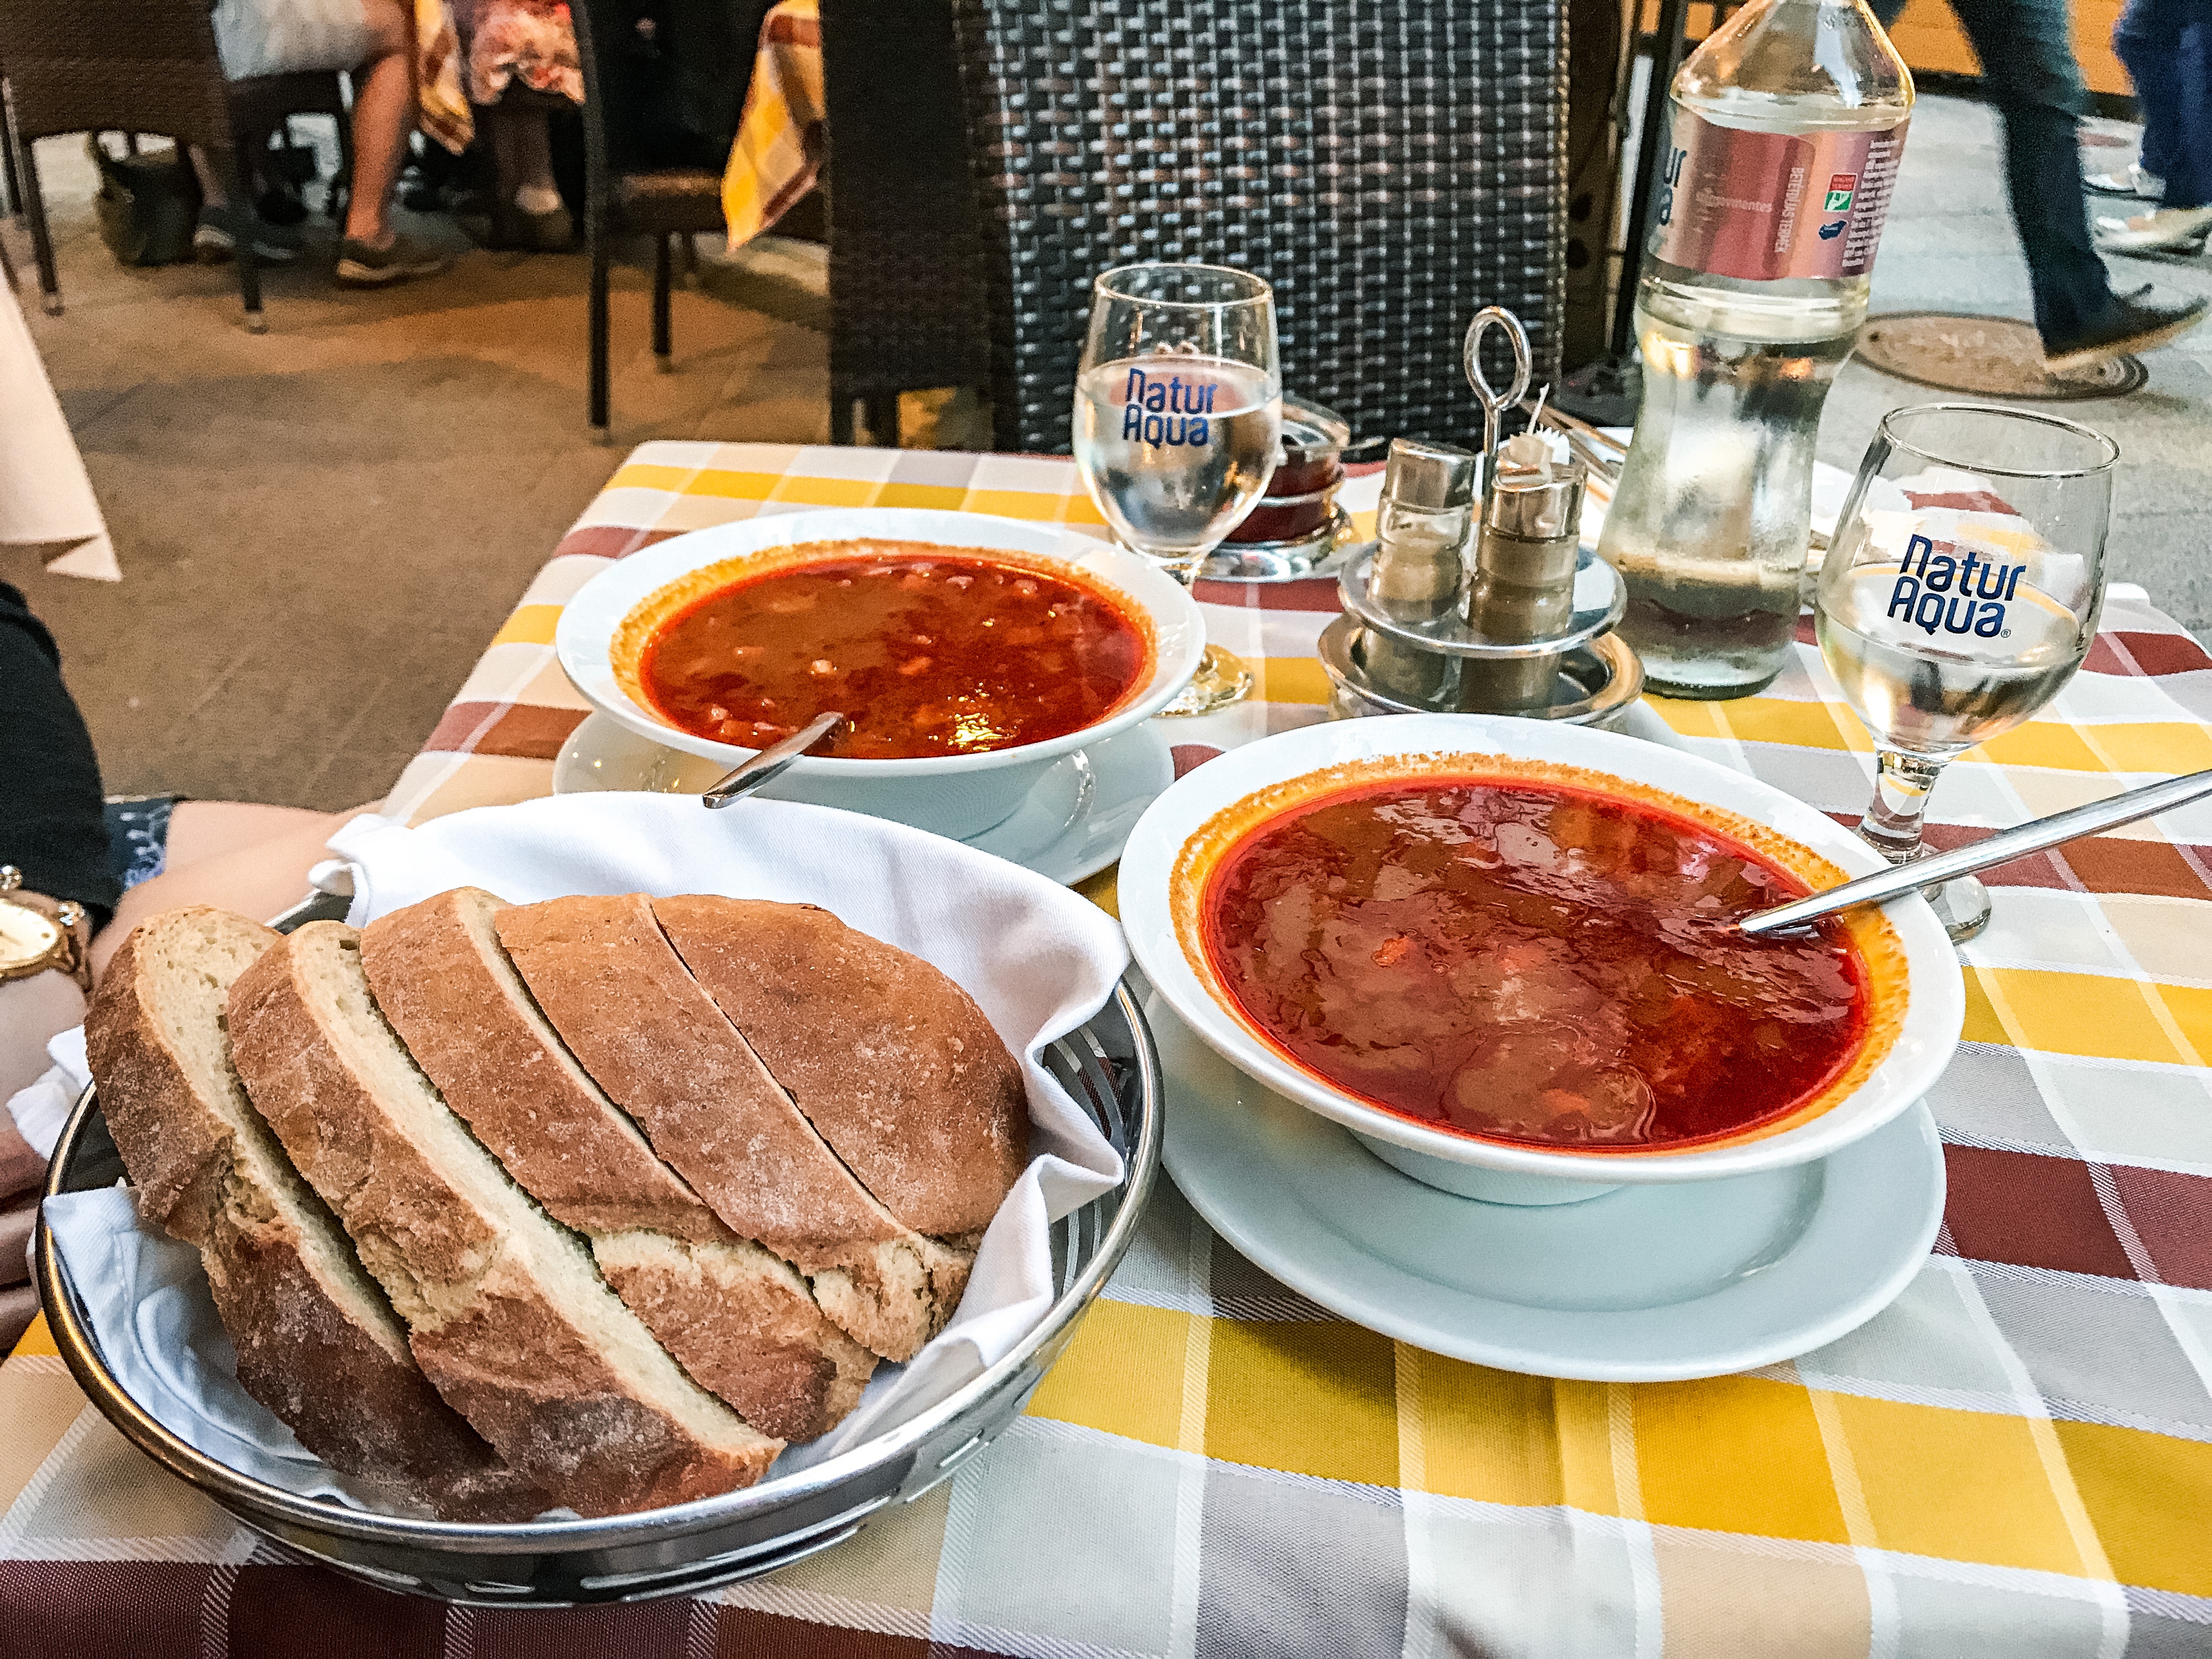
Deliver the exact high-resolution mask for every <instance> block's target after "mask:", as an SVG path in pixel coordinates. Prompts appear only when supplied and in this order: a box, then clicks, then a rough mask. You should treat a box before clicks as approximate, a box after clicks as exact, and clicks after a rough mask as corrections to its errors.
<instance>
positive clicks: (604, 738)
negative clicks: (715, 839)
mask: <svg viewBox="0 0 2212 1659" xmlns="http://www.w3.org/2000/svg"><path fill="white" fill-rule="evenodd" d="M727 770H729V769H728V768H727V767H726V766H724V765H722V764H721V763H720V762H719V761H712V760H708V759H707V758H705V757H703V756H699V755H687V754H685V753H684V751H683V750H679V749H671V748H669V747H667V746H666V745H665V744H658V743H655V742H653V740H652V739H651V738H645V737H641V736H639V735H638V734H637V733H636V732H632V731H630V730H629V728H628V727H627V726H623V725H621V724H619V723H618V722H617V721H615V720H609V719H608V718H607V717H606V716H605V714H592V715H589V716H587V717H586V720H585V721H584V723H583V724H582V725H581V726H578V727H577V728H576V729H575V730H574V732H570V733H569V734H568V742H566V743H564V744H562V745H561V752H560V753H559V754H558V755H557V756H556V757H554V761H553V793H555V794H556V795H574V794H585V793H592V792H595V791H600V790H611V789H615V790H642V791H647V792H649V793H653V794H662V795H682V794H696V793H699V792H700V791H701V790H702V789H704V788H706V787H707V786H708V785H709V784H711V783H713V782H714V781H715V780H716V779H717V778H719V777H720V776H721V775H723V773H725V772H726V771H727ZM1174 781H1175V757H1173V756H1172V755H1171V754H1170V752H1169V749H1168V743H1167V739H1166V738H1164V737H1162V736H1161V735H1160V733H1159V731H1158V727H1156V726H1152V725H1151V724H1150V723H1149V722H1148V723H1146V724H1145V725H1141V726H1131V727H1129V728H1128V729H1127V731H1124V732H1116V733H1115V735H1113V736H1112V737H1109V738H1102V739H1101V740H1100V741H1098V742H1097V743H1094V744H1091V745H1089V746H1088V747H1087V748H1084V749H1080V750H1077V751H1076V752H1074V753H1073V754H1071V755H1063V756H1061V757H1060V758H1059V759H1058V760H1057V761H1055V762H1054V763H1053V764H1052V766H1051V767H1050V768H1049V769H1048V770H1047V771H1046V772H1045V774H1044V775H1043V776H1042V778H1040V779H1039V780H1038V781H1037V782H1036V785H1035V787H1032V788H1031V789H1030V792H1029V793H1028V794H1027V795H1025V796H1024V797H1023V799H1022V804H1021V805H1019V806H1018V807H1016V808H1015V809H1014V812H1013V815H1012V817H1008V818H1006V819H1005V820H1004V821H1003V822H1001V823H994V824H993V825H992V826H991V827H990V828H989V829H986V830H984V831H982V832H981V834H980V835H975V836H968V837H967V838H966V844H967V845H968V846H969V847H973V848H976V849H978V850H979V851H981V852H985V853H989V854H993V855H994V856H995V857H998V858H1002V859H1005V860H1006V861H1007V862H1008V863H1010V864H1018V865H1021V866H1024V868H1026V869H1030V870H1034V871H1036V872H1037V873H1038V874H1039V875H1041V876H1048V877H1050V878H1052V879H1053V880H1054V881H1057V882H1060V883H1063V884H1066V883H1072V882H1078V881H1081V880H1082V879H1083V878H1085V877H1086V876H1094V875H1096V874H1097V873H1098V872H1100V871H1101V870H1103V869H1104V868H1105V867H1106V866H1108V865H1109V864H1111V863H1113V862H1114V860H1115V859H1118V858H1120V857H1121V848H1122V845H1123V843H1125V842H1127V840H1128V839H1129V831H1130V830H1131V829H1134V828H1135V827H1136V823H1137V820H1138V819H1139V818H1140V817H1143V816H1144V813H1145V809H1146V807H1147V806H1149V805H1152V801H1153V799H1155V798H1156V797H1157V796H1158V794H1159V793H1160V792H1161V791H1162V790H1164V789H1165V788H1166V787H1168V785H1169V784H1170V783H1172V782H1174ZM761 793H762V795H763V798H766V797H769V796H773V795H775V794H776V793H778V790H777V787H776V786H775V784H770V785H769V787H767V788H766V789H764V790H763V791H762V792H761ZM738 810H742V809H738Z"/></svg>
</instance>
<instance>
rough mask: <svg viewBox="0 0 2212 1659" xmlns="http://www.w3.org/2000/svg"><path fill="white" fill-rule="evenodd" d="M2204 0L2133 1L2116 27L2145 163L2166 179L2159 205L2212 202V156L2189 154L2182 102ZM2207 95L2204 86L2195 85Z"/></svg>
mask: <svg viewBox="0 0 2212 1659" xmlns="http://www.w3.org/2000/svg"><path fill="white" fill-rule="evenodd" d="M2204 9H2205V8H2204V7H2203V4H2202V3H2201V0H2128V8H2127V9H2126V10H2125V11H2124V12H2122V13H2121V14H2120V21H2119V22H2118V25H2117V26H2116V27H2114V28H2113V30H2112V50H2113V51H2114V52H2117V53H2118V55H2119V59H2120V61H2121V62H2122V63H2123V64H2126V65H2127V70H2128V78H2129V79H2130V81H2132V82H2134V83H2135V89H2136V104H2137V105H2138V106H2140V107H2141V109H2142V124H2143V139H2142V166H2143V169H2144V171H2145V172H2148V173H2156V174H2157V175H2158V176H2159V177H2160V179H2164V180H2165V181H2166V193H2165V196H2164V197H2163V198H2162V199H2161V201H2160V205H2161V206H2164V207H2170V208H2177V207H2179V208H2192V207H2203V205H2204V204H2206V203H2207V202H2212V191H2207V190H2206V189H2205V188H2204V183H2203V175H2204V173H2206V171H2207V170H2208V169H2212V157H2204V156H2197V155H2191V153H2190V145H2189V142H2188V140H2189V137H2191V136H2192V135H2191V134H2190V133H2189V132H2188V128H2189V127H2190V126H2191V125H2192V123H2191V120H2190V115H2189V112H2187V111H2186V110H2185V108H2184V106H2183V99H2184V96H2185V81H2184V75H2185V69H2186V68H2188V67H2191V66H2192V65H2191V64H2189V63H2188V58H2189V56H2190V55H2189V54H2186V53H2185V52H2184V49H2183V48H2184V37H2185V35H2186V34H2187V33H2189V32H2190V26H2191V24H2192V23H2193V22H2195V21H2197V17H2198V16H2199V15H2200V14H2202V13H2203V11H2204ZM2191 90H2194V91H2196V92H2197V94H2198V95H2199V96H2200V98H2201V96H2202V94H2203V88H2202V87H2201V86H2199V87H2197V88H2191Z"/></svg>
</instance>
